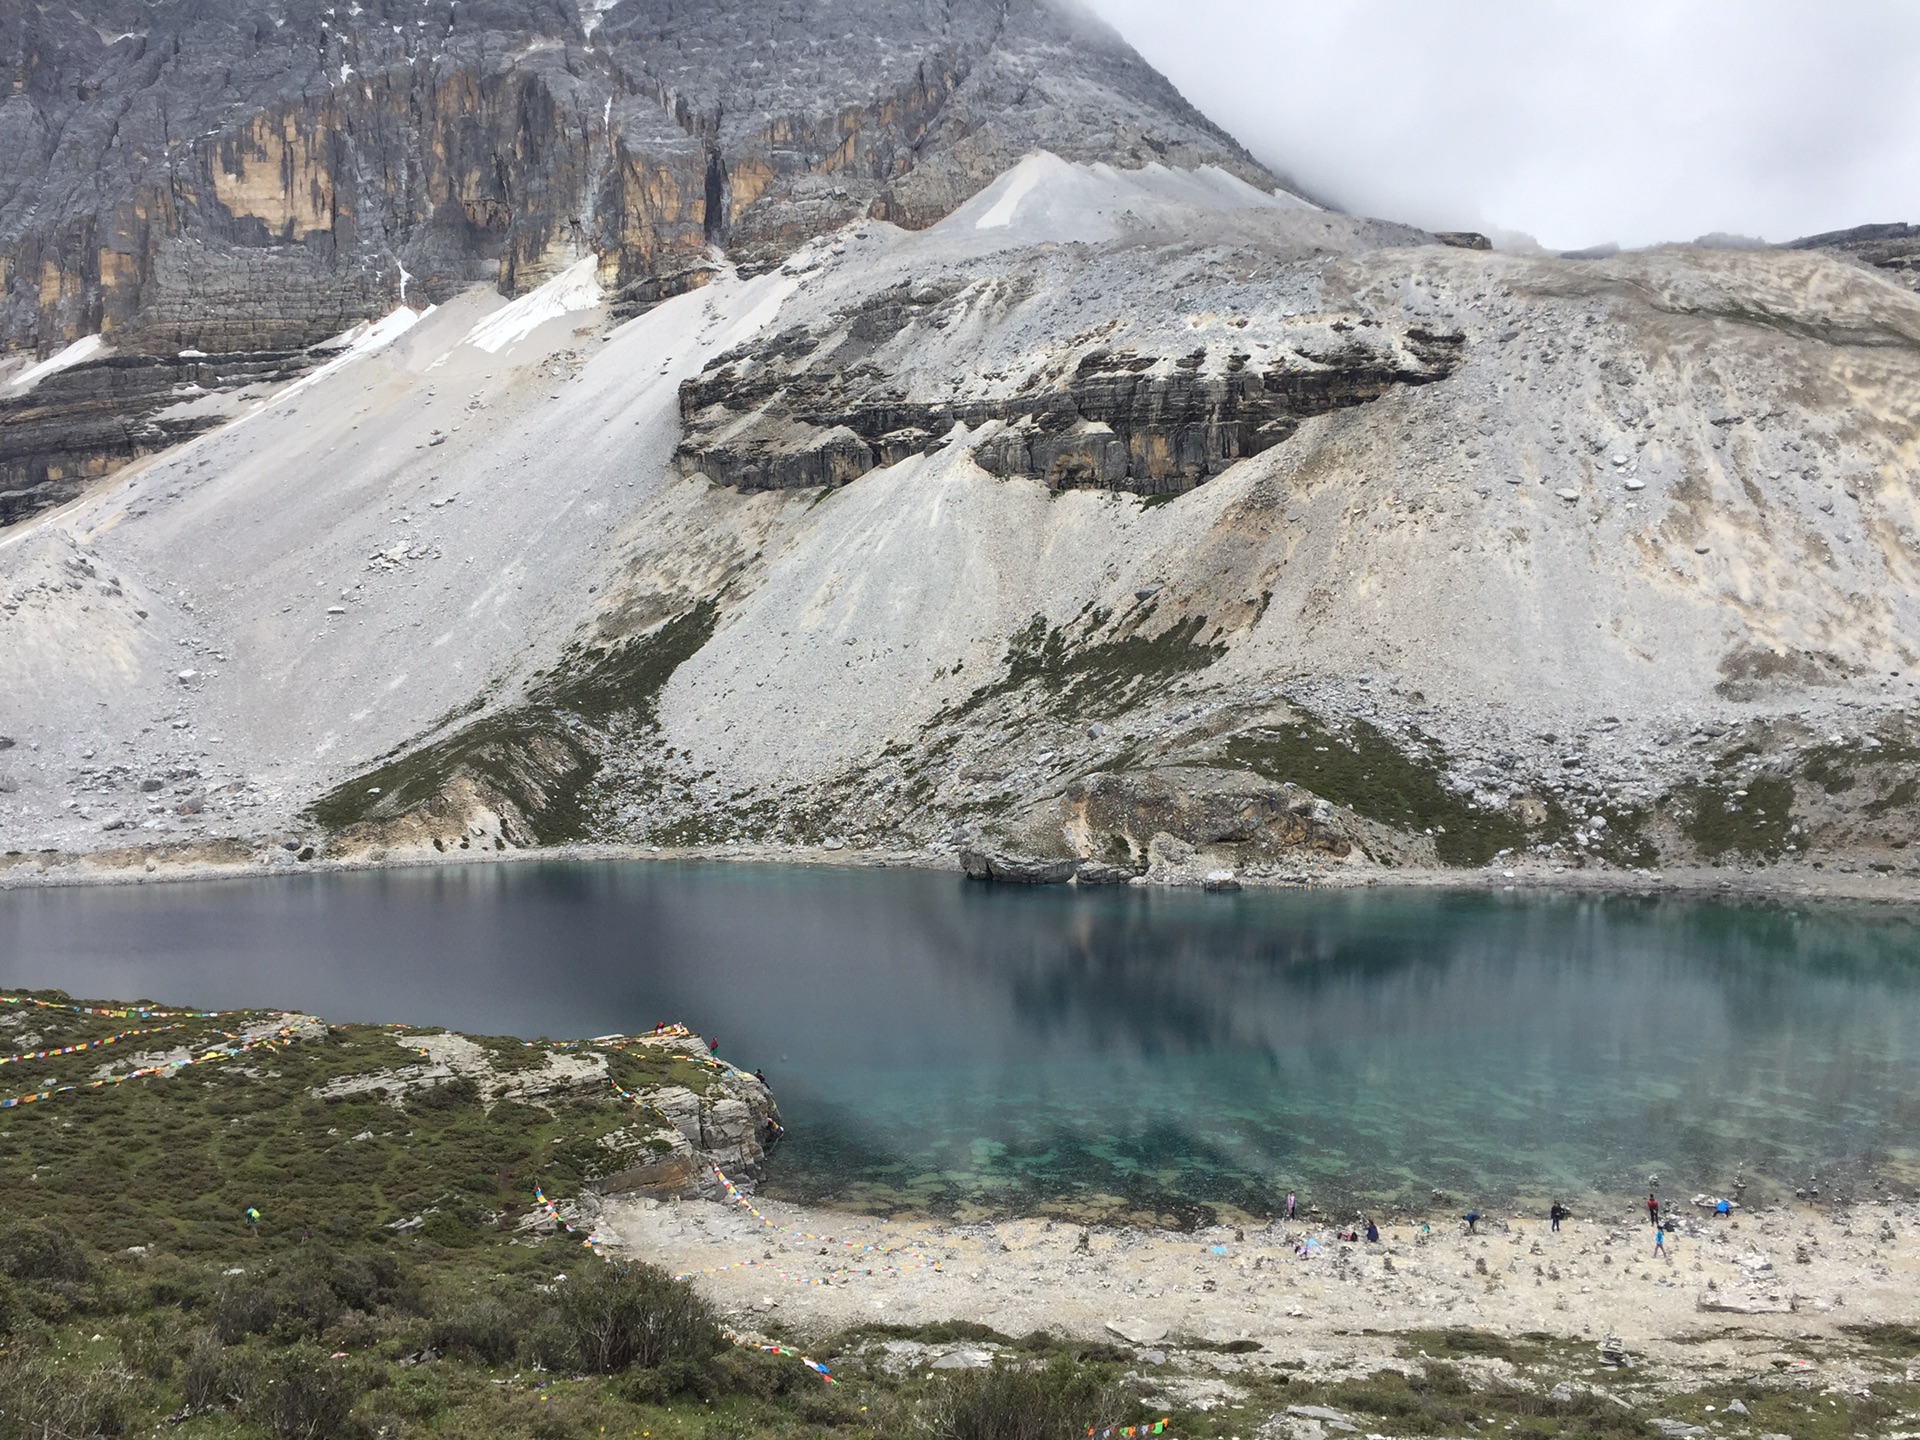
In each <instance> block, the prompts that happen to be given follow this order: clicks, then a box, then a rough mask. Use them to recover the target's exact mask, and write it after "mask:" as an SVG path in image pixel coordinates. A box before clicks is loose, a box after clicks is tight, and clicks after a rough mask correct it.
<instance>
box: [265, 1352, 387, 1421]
mask: <svg viewBox="0 0 1920 1440" xmlns="http://www.w3.org/2000/svg"><path fill="white" fill-rule="evenodd" d="M361 1388H362V1387H361V1385H360V1383H359V1381H358V1379H357V1377H356V1376H355V1375H354V1373H353V1372H352V1371H350V1370H348V1369H347V1368H346V1367H345V1366H344V1365H342V1364H340V1363H339V1362H338V1361H334V1360H329V1359H328V1358H327V1357H326V1355H325V1354H324V1353H322V1352H321V1351H319V1350H317V1349H315V1348H314V1347H312V1346H310V1345H295V1346H291V1347H289V1348H287V1349H285V1350H283V1351H281V1352H279V1353H278V1354H277V1355H275V1356H274V1358H273V1361H272V1363H271V1364H270V1365H269V1366H268V1367H266V1369H265V1373H264V1374H263V1375H262V1377H261V1378H260V1380H259V1381H258V1383H256V1384H255V1385H254V1386H253V1389H252V1393H251V1394H250V1395H249V1396H248V1398H247V1401H246V1411H247V1414H248V1416H249V1418H251V1419H252V1420H254V1421H255V1422H256V1423H258V1424H260V1425H263V1426H265V1427H266V1429H267V1430H268V1432H269V1433H271V1434H272V1435H273V1436H274V1440H352V1437H353V1436H355V1435H356V1434H357V1433H358V1432H359V1428H360V1427H358V1426H357V1425H355V1423H354V1419H353V1403H354V1401H355V1400H357V1399H358V1398H359V1396H360V1391H361Z"/></svg>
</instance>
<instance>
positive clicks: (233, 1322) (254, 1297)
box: [211, 1278, 280, 1345]
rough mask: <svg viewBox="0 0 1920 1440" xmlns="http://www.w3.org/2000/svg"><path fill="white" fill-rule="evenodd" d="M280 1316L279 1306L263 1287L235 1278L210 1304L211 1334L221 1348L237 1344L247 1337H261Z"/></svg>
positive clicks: (223, 1287) (221, 1288)
mask: <svg viewBox="0 0 1920 1440" xmlns="http://www.w3.org/2000/svg"><path fill="white" fill-rule="evenodd" d="M279 1316H280V1307H279V1305H278V1304H277V1303H276V1302H275V1300H274V1297H273V1296H272V1295H271V1294H269V1293H268V1292H267V1289H266V1287H265V1286H262V1285H259V1284H257V1283H255V1282H254V1281H251V1280H248V1279H245V1278H236V1279H235V1280H234V1281H233V1282H232V1283H231V1284H228V1285H223V1286H221V1287H220V1298H219V1299H217V1300H215V1301H214V1302H213V1314H212V1317H211V1318H212V1320H213V1332H214V1334H216V1335H218V1336H219V1337H220V1343H221V1344H222V1345H238V1344H239V1343H240V1342H241V1341H242V1340H244V1339H246V1338H247V1337H248V1336H249V1335H264V1334H266V1333H267V1331H269V1330H271V1329H272V1328H273V1322H274V1321H275V1320H276V1319H278V1318H279Z"/></svg>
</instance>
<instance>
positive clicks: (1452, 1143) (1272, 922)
mask: <svg viewBox="0 0 1920 1440" xmlns="http://www.w3.org/2000/svg"><path fill="white" fill-rule="evenodd" d="M1913 921H1914V917H1913V915H1912V914H1911V912H1906V911H1898V910H1892V909H1884V908H1874V907H1849V906H1839V905H1832V906H1818V907H1815V906H1807V905H1784V904H1781V905H1773V904H1744V905H1736V904H1728V903H1716V902H1711V901H1697V900H1679V899H1673V898H1664V899H1652V898H1636V897H1625V896H1615V897H1593V896H1572V895H1542V894H1538V893H1523V892H1512V893H1480V892H1473V893H1436V892H1423V891H1393V890H1373V891H1359V892H1353V891H1344V892H1340V891H1306V892H1297V891H1292V892H1254V891H1249V892H1245V893H1242V894H1240V895H1235V896H1210V895H1202V894H1198V893H1192V892H1184V891H1180V892H1174V891H1161V890H1153V891H1142V890H1137V889H1125V888H1122V889H1118V890H1102V891H1085V892H1082V891H1075V890H1072V889H1067V888H1047V889H1032V890H1029V889H1022V888H1017V887H994V886H979V885H971V884H968V883H966V882H964V881H962V880H960V879H958V878H955V877H951V876H946V875H935V874H927V873H919V872H911V871H902V870H882V871H875V870H851V869H848V870H835V869H812V868H799V867H792V868H783V867H776V866H747V865H731V864H728V865H721V864H710V865H682V864H663V863H638V864H574V863H523V864H512V865H499V866H469V867H449V868H446V869H442V870H410V871H390V872H374V873H365V874H347V875H309V876H301V877H294V878H276V879H261V880H244V881H217V882H209V883H204V884H193V885H159V886H139V887H127V888H91V889H65V890H21V891H13V892H8V893H0V984H6V985H35V986H41V985H57V986H60V987H62V988H64V989H66V990H68V991H70V992H72V993H74V994H76V995H82V994H85V995H98V996H113V997H122V998H131V997H134V996H145V997H151V998H154V999H159V1000H164V1001H167V1002H171V1003H182V1004H186V1003H191V1004H196V1005H203V1006H208V1007H227V1006H241V1005H283V1006H289V1007H297V1008H302V1009H307V1010H312V1011H314V1012H316V1013H319V1014H322V1015H325V1016H329V1017H333V1018H336V1019H342V1020H364V1021H406V1022H411V1023H419V1024H437V1025H445V1026H449V1027H452V1028H456V1029H466V1030H473V1031H481V1032H493V1033H511V1034H517V1035H524V1036H538V1035H547V1036H553V1037H560V1036H582V1035H596V1034H603V1033H607V1032H611V1031H631V1030H638V1029H642V1028H645V1027H647V1026H649V1025H651V1024H652V1023H653V1022H654V1021H656V1020H662V1019H683V1020H685V1021H686V1022H687V1023H688V1024H690V1025H693V1026H695V1027H696V1028H697V1029H699V1030H701V1031H702V1032H704V1033H706V1034H710V1035H713V1036H715V1037H717V1038H718V1040H719V1041H720V1046H721V1054H722V1055H723V1056H724V1057H725V1058H728V1059H731V1060H733V1061H735V1062H736V1063H739V1064H742V1065H746V1066H748V1067H749V1068H753V1067H759V1068H763V1069H764V1070H765V1071H766V1073H767V1076H768V1079H769V1080H770V1081H771V1082H772V1083H773V1085H774V1088H775V1091H776V1093H777V1094H778V1096H779V1099H780V1103H781V1107H782V1110H783V1112H784V1114H785V1116H786V1119H787V1121H788V1124H789V1133H790V1138H789V1141H788V1142H787V1144H786V1145H784V1146H783V1148H782V1149H781V1151H780V1152H779V1153H778V1154H777V1156H776V1163H775V1166H774V1174H773V1177H772V1184H773V1187H774V1188H775V1189H776V1191H784V1192H785V1193H788V1194H790V1195H795V1196H805V1197H810V1198H826V1199H833V1200H837V1201H840V1202H842V1203H857V1204H868V1205H880V1206H885V1207H900V1206H906V1205H919V1206H933V1207H939V1208H953V1207H961V1208H962V1209H963V1210H964V1209H965V1208H966V1207H970V1206H974V1205H980V1206H984V1207H986V1208H989V1209H999V1208H1002V1207H1010V1206H1022V1207H1025V1206H1035V1205H1047V1206H1059V1207H1065V1208H1080V1209H1083V1210H1090V1211H1102V1210H1105V1211H1113V1210H1116V1209H1123V1208H1124V1209H1134V1210H1138V1209H1152V1210H1158V1211H1160V1212H1162V1213H1169V1212H1171V1213H1175V1214H1178V1213H1182V1212H1183V1211H1188V1210H1189V1209H1190V1207H1192V1206H1195V1205H1206V1204H1218V1203H1223V1202H1224V1203H1228V1204H1233V1205H1238V1206H1242V1207H1245V1208H1249V1209H1255V1210H1258V1209H1260V1208H1262V1207H1263V1206H1265V1205H1267V1204H1270V1203H1272V1201H1273V1199H1274V1198H1275V1197H1276V1196H1277V1195H1279V1194H1282V1193H1284V1191H1285V1189H1286V1188H1288V1187H1292V1188H1295V1189H1297V1190H1299V1191H1300V1192H1301V1194H1302V1197H1303V1199H1319V1200H1322V1201H1324V1202H1336V1201H1339V1200H1344V1199H1347V1198H1352V1197H1362V1196H1364V1197H1366V1198H1367V1199H1368V1201H1369V1203H1372V1204H1376V1205H1395V1204H1400V1205H1408V1206H1424V1205H1426V1204H1428V1203H1429V1201H1430V1198H1431V1192H1432V1191H1433V1190H1434V1189H1440V1190H1442V1191H1444V1192H1446V1193H1447V1195H1449V1196H1450V1197H1461V1198H1464V1199H1467V1200H1478V1201H1480V1202H1481V1203H1488V1202H1492V1201H1497V1200H1503V1199H1507V1198H1515V1197H1533V1198H1538V1197H1542V1196H1545V1195H1548V1194H1550V1193H1555V1192H1560V1193H1570V1194H1574V1195H1579V1194H1582V1193H1588V1192H1593V1191H1606V1192H1619V1193H1625V1192H1630V1191H1632V1190H1634V1189H1635V1188H1636V1187H1638V1186H1641V1185H1642V1184H1643V1182H1644V1181H1645V1180H1646V1178H1647V1177H1648V1176H1649V1175H1655V1174H1657V1175H1659V1176H1660V1177H1661V1188H1662V1189H1663V1191H1667V1192H1670V1193H1674V1194H1680V1193H1682V1192H1691V1191H1694V1190H1716V1191H1717V1190H1721V1189H1724V1188H1725V1187H1727V1186H1728V1185H1730V1184H1731V1183H1732V1182H1733V1179H1734V1177H1735V1175H1736V1174H1740V1175H1743V1176H1744V1177H1745V1178H1746V1179H1747V1180H1748V1181H1749V1182H1750V1183H1752V1184H1754V1185H1755V1186H1756V1187H1780V1186H1790V1185H1793V1184H1795V1183H1801V1184H1804V1183H1806V1180H1807V1177H1808V1176H1809V1175H1816V1174H1817V1175H1819V1176H1820V1177H1822V1178H1821V1182H1820V1183H1821V1184H1822V1185H1823V1186H1825V1187H1827V1188H1828V1190H1829V1191H1831V1189H1832V1188H1833V1187H1834V1186H1835V1185H1836V1184H1840V1185H1848V1186H1856V1187H1861V1186H1866V1185H1870V1184H1871V1183H1872V1182H1873V1181H1874V1180H1876V1179H1884V1180H1889V1181H1898V1182H1899V1183H1901V1184H1902V1185H1903V1187H1904V1186H1906V1185H1911V1184H1913V1183H1915V1182H1916V1181H1920V931H1916V929H1915V927H1914V923H1913Z"/></svg>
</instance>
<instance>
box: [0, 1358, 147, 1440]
mask: <svg viewBox="0 0 1920 1440" xmlns="http://www.w3.org/2000/svg"><path fill="white" fill-rule="evenodd" d="M135 1399H136V1396H135V1394H134V1379H133V1376H131V1375H129V1374H128V1373H127V1372H126V1371H124V1370H121V1369H119V1368H118V1367H117V1366H108V1365H103V1366H96V1367H94V1368H92V1369H89V1370H86V1371H81V1372H76V1371H73V1370H66V1369H61V1368H60V1367H58V1366H57V1365H56V1364H55V1363H54V1362H53V1360H52V1359H51V1358H50V1357H48V1356H45V1355H39V1354H32V1353H28V1354H14V1355H9V1356H7V1357H6V1358H5V1359H3V1360H0V1440H96V1437H117V1436H121V1435H124V1434H126V1433H127V1431H128V1429H129V1427H130V1426H131V1424H132V1422H133V1418H134V1413H135V1403H134V1402H135Z"/></svg>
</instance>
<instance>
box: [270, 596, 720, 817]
mask: <svg viewBox="0 0 1920 1440" xmlns="http://www.w3.org/2000/svg"><path fill="white" fill-rule="evenodd" d="M715 618H716V607H715V606H714V604H713V603H712V602H711V601H708V602H705V603H702V604H701V605H698V606H696V607H695V608H694V609H692V610H690V611H688V612H687V613H686V614H684V615H681V616H678V617H676V618H674V619H672V620H669V621H667V622H666V623H665V624H663V625H661V626H659V627H658V628H657V629H655V630H653V631H651V632H649V633H648V634H645V635H641V636H637V637H635V638H633V639H630V640H626V641H623V642H621V643H619V644H617V645H613V646H609V647H573V648H570V649H569V650H568V651H566V652H565V654H564V655H563V656H562V659H561V663H560V665H559V666H558V667H557V668H556V670H555V672H554V674H553V675H551V676H549V677H547V678H546V679H545V680H543V681H542V682H541V683H540V685H539V686H537V687H536V688H535V689H533V690H532V691H530V692H529V693H528V696H527V698H526V699H525V700H524V701H523V702H521V703H520V704H518V705H514V706H511V707H509V708H507V709H504V710H500V711H496V712H495V713H493V714H491V715H485V716H482V717H481V718H479V719H477V720H474V721H471V722H469V723H467V724H465V725H463V726H461V727H460V728H459V729H458V730H456V731H455V732H454V733H453V734H451V735H447V736H444V737H442V738H440V739H437V740H433V741H430V742H429V743H427V744H424V745H420V746H418V747H416V748H413V749H410V750H408V751H406V752H405V753H402V754H397V755H395V756H393V757H391V758H389V759H387V760H386V761H384V762H383V763H381V764H380V765H378V766H376V767H375V768H374V769H372V770H370V771H368V772H367V773H366V774H364V775H358V776H356V777H354V778H353V779H351V780H348V781H346V782H345V783H344V784H341V785H338V786H336V787H335V788H334V789H332V790H330V791H328V792H327V793H326V794H325V795H323V796H321V797H320V799H319V800H317V801H315V802H314V804H313V805H312V806H311V807H309V809H308V811H307V813H308V815H309V816H310V817H311V818H312V819H313V820H314V821H315V822H317V823H318V824H320V825H323V826H325V827H326V828H327V829H329V830H333V831H340V830H345V829H347V828H348V827H349V826H353V825H362V824H367V823H371V822H378V821H383V820H396V819H399V818H400V817H402V816H405V815H409V814H414V813H418V812H420V811H422V810H426V809H430V808H431V807H432V806H433V805H435V804H436V803H437V802H438V801H440V800H441V798H442V797H443V796H445V795H446V794H447V793H448V791H449V790H450V789H451V788H452V787H453V785H454V784H455V783H456V782H457V781H459V780H460V779H462V778H466V779H469V780H471V781H473V782H474V783H475V784H476V785H477V786H478V787H479V788H481V789H482V790H483V791H484V792H486V793H488V794H489V795H491V796H494V797H498V798H499V799H503V800H505V801H507V802H508V803H510V804H511V805H512V806H513V807H514V808H515V809H516V810H518V811H519V813H520V814H521V815H523V816H525V817H526V822H527V824H529V825H530V826H532V828H533V831H534V833H533V834H532V835H526V836H512V837H510V838H513V839H516V840H518V841H520V842H522V843H529V842H538V843H543V844H552V843H556V842H564V841H568V840H582V839H586V838H588V837H589V835H590V834H591V831H592V828H593V825H592V820H593V817H592V809H591V803H590V796H589V789H590V787H591V785H592V783H593V781H594V779H595V777H596V776H597V775H598V774H599V772H600V760H599V753H598V752H599V746H600V745H601V744H602V743H604V741H605V739H606V732H607V730H608V729H609V727H613V726H616V725H617V726H626V727H636V726H637V727H643V728H645V727H651V726H653V725H654V724H655V723H656V710H657V707H658V704H659V697H660V692H661V690H663V689H664V688H665V687H666V683H667V681H668V680H670V679H671V678H672V677H673V672H674V671H675V670H677V669H678V668H679V667H680V665H681V664H682V663H683V662H684V661H686V660H687V659H688V658H689V657H691V656H692V655H693V654H694V653H695V652H696V651H698V650H699V649H700V647H701V646H703V645H705V644H706V643H707V641H708V640H709V639H710V638H712V635H713V627H714V623H715Z"/></svg>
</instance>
